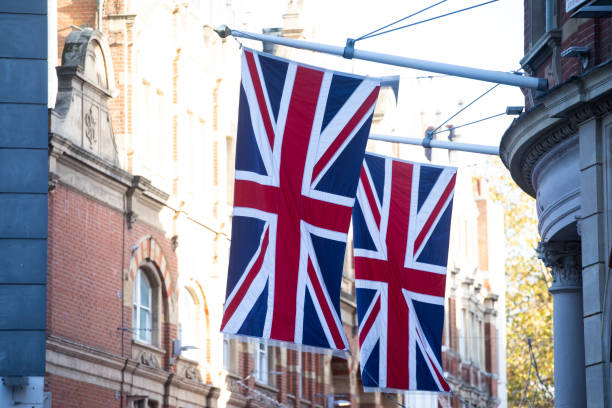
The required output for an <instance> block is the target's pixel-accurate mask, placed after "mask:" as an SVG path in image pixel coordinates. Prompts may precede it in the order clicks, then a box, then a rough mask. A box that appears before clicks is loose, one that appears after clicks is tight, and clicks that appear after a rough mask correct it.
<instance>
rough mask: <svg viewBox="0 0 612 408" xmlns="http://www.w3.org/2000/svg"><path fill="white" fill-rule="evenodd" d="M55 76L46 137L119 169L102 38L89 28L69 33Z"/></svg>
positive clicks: (107, 53)
mask: <svg viewBox="0 0 612 408" xmlns="http://www.w3.org/2000/svg"><path fill="white" fill-rule="evenodd" d="M57 76H58V82H59V85H58V94H57V101H56V104H55V108H54V109H52V110H51V112H50V118H49V131H50V133H51V134H53V135H56V136H60V137H62V138H65V139H68V140H70V141H71V142H72V143H74V144H75V145H77V146H79V147H81V148H83V149H85V150H87V151H89V152H91V153H94V154H96V155H97V156H100V157H101V158H103V159H105V160H106V161H109V162H111V163H113V164H114V165H116V166H119V159H118V154H117V145H116V143H115V138H114V134H113V126H112V120H111V115H110V111H109V107H108V103H109V100H110V99H111V98H112V97H114V96H116V93H117V92H116V90H115V85H114V84H115V79H114V74H113V69H112V59H111V54H110V49H109V47H108V44H107V41H106V39H105V38H104V35H103V34H102V33H101V32H99V31H94V30H92V29H90V28H86V29H83V30H82V31H73V32H72V33H70V35H69V36H68V38H67V39H66V44H65V45H64V51H63V53H62V65H61V66H59V67H57Z"/></svg>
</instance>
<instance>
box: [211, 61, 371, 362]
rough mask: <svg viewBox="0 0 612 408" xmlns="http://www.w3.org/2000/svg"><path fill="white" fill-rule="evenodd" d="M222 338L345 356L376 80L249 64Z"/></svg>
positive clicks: (243, 95)
mask: <svg viewBox="0 0 612 408" xmlns="http://www.w3.org/2000/svg"><path fill="white" fill-rule="evenodd" d="M242 62H243V63H242V83H241V89H240V103H239V108H238V110H239V118H238V135H237V143H236V173H235V184H234V215H233V221H232V243H231V248H230V261H229V271H228V279H227V291H226V300H225V309H224V314H223V319H222V323H221V331H223V332H224V333H229V334H237V335H245V336H253V337H260V338H264V339H273V340H279V341H286V342H292V343H297V344H304V345H308V346H313V347H321V348H332V349H337V350H346V349H348V342H347V339H346V335H345V333H344V330H343V327H342V322H341V320H340V284H341V279H342V266H343V260H344V252H345V248H346V240H347V233H348V228H349V223H350V218H351V211H352V208H353V204H354V202H355V194H356V190H357V183H358V181H359V169H360V167H361V163H362V162H363V155H364V152H365V145H366V142H367V137H368V133H369V129H370V124H371V121H372V116H373V112H374V106H375V103H376V99H377V96H378V91H379V83H378V81H377V80H373V79H369V78H364V77H356V76H353V75H347V74H340V73H337V72H332V71H327V70H322V69H318V68H312V67H309V66H305V65H301V64H298V63H295V62H292V61H288V60H283V59H280V58H277V57H274V56H272V55H268V54H263V53H259V52H255V51H252V50H248V49H247V50H244V52H243V55H242Z"/></svg>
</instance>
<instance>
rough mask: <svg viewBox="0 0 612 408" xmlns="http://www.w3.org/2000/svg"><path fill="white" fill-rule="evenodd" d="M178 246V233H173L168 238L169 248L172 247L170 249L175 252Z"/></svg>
mask: <svg viewBox="0 0 612 408" xmlns="http://www.w3.org/2000/svg"><path fill="white" fill-rule="evenodd" d="M178 246H179V237H178V235H173V236H172V238H170V248H172V251H174V252H176V249H177V248H178Z"/></svg>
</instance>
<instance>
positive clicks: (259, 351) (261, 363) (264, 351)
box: [255, 344, 268, 384]
mask: <svg viewBox="0 0 612 408" xmlns="http://www.w3.org/2000/svg"><path fill="white" fill-rule="evenodd" d="M255 379H256V380H257V381H258V382H260V383H263V384H267V383H268V346H266V345H265V344H258V345H257V346H256V349H255Z"/></svg>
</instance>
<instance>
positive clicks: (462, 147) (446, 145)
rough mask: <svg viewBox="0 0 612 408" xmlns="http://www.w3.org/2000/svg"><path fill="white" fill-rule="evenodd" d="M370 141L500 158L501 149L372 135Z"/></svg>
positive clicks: (442, 141)
mask: <svg viewBox="0 0 612 408" xmlns="http://www.w3.org/2000/svg"><path fill="white" fill-rule="evenodd" d="M369 139H370V140H381V141H383V142H392V143H404V144H410V145H416V146H423V147H433V148H439V149H447V150H461V151H463V152H470V153H480V154H490V155H493V156H499V147H497V146H485V145H477V144H471V143H459V142H447V141H445V140H435V139H430V138H427V137H426V138H424V139H417V138H411V137H399V136H390V135H376V134H370V136H369Z"/></svg>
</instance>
